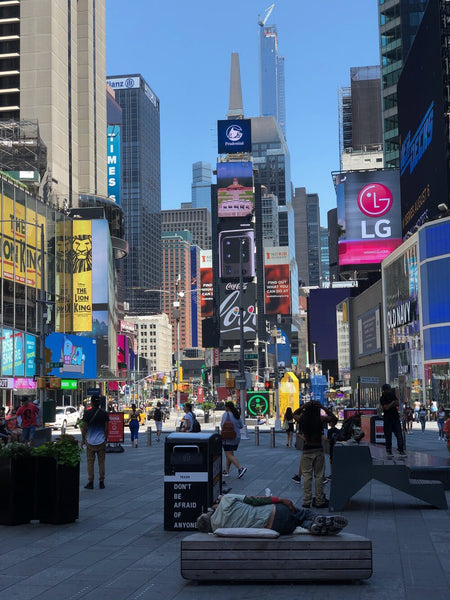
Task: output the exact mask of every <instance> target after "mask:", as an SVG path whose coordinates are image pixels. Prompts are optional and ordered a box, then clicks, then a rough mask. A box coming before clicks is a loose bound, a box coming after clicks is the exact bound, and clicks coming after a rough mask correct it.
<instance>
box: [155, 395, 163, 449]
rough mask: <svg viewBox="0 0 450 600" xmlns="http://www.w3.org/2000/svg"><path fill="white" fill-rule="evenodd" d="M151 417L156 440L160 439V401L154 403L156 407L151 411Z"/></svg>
mask: <svg viewBox="0 0 450 600" xmlns="http://www.w3.org/2000/svg"><path fill="white" fill-rule="evenodd" d="M153 419H154V421H155V425H156V441H157V442H160V441H161V431H162V410H161V402H157V403H156V408H155V410H154V412H153Z"/></svg>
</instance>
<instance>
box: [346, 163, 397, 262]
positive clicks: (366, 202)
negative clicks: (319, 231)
mask: <svg viewBox="0 0 450 600" xmlns="http://www.w3.org/2000/svg"><path fill="white" fill-rule="evenodd" d="M336 191H337V215H338V228H339V266H340V267H349V268H351V267H357V266H359V265H365V266H366V267H368V268H370V266H371V265H372V266H373V267H374V268H377V267H378V265H379V264H380V263H381V261H382V260H383V259H384V258H386V256H388V255H389V254H390V253H391V252H392V251H393V250H395V248H397V246H399V245H400V244H401V241H402V239H401V238H402V231H401V201H400V183H399V173H398V170H397V169H386V170H379V171H359V172H352V173H342V174H341V175H340V176H339V181H338V184H337V190H336Z"/></svg>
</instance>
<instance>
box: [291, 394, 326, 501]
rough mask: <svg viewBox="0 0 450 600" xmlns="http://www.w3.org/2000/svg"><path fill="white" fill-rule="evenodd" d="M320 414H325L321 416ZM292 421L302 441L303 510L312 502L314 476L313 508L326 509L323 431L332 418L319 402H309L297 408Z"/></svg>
mask: <svg viewBox="0 0 450 600" xmlns="http://www.w3.org/2000/svg"><path fill="white" fill-rule="evenodd" d="M322 412H324V413H325V414H324V415H322ZM293 416H294V419H295V420H296V421H297V422H298V424H299V426H300V434H301V436H302V438H303V440H304V444H303V452H302V457H301V459H300V468H301V472H302V476H303V508H309V507H310V506H311V501H312V480H313V476H314V488H315V499H314V501H313V506H315V507H316V508H326V507H327V506H328V500H327V498H326V497H325V494H324V492H323V480H324V478H325V455H324V452H323V446H322V436H323V429H324V426H325V424H326V423H329V422H331V420H332V419H333V418H334V415H333V413H332V412H331V410H329V409H328V408H325V407H324V406H322V404H321V403H320V402H317V401H316V400H311V401H310V402H306V403H305V404H303V405H302V406H301V407H300V408H298V409H297V410H296V411H295V412H294V414H293Z"/></svg>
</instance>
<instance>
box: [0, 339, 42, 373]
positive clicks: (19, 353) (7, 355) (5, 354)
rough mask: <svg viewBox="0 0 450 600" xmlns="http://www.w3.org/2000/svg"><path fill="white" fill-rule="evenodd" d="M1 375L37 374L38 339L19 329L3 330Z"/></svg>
mask: <svg viewBox="0 0 450 600" xmlns="http://www.w3.org/2000/svg"><path fill="white" fill-rule="evenodd" d="M0 354H1V375H3V376H7V375H14V376H15V377H33V375H35V374H36V337H35V336H34V335H30V334H28V333H24V332H23V331H17V329H8V328H6V327H3V329H1V352H0Z"/></svg>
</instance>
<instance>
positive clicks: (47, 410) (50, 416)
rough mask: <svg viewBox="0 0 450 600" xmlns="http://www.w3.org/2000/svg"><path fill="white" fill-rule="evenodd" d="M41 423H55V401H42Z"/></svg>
mask: <svg viewBox="0 0 450 600" xmlns="http://www.w3.org/2000/svg"><path fill="white" fill-rule="evenodd" d="M42 421H43V422H44V423H54V422H55V421H56V402H55V400H52V399H50V400H44V402H43V404H42Z"/></svg>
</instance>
